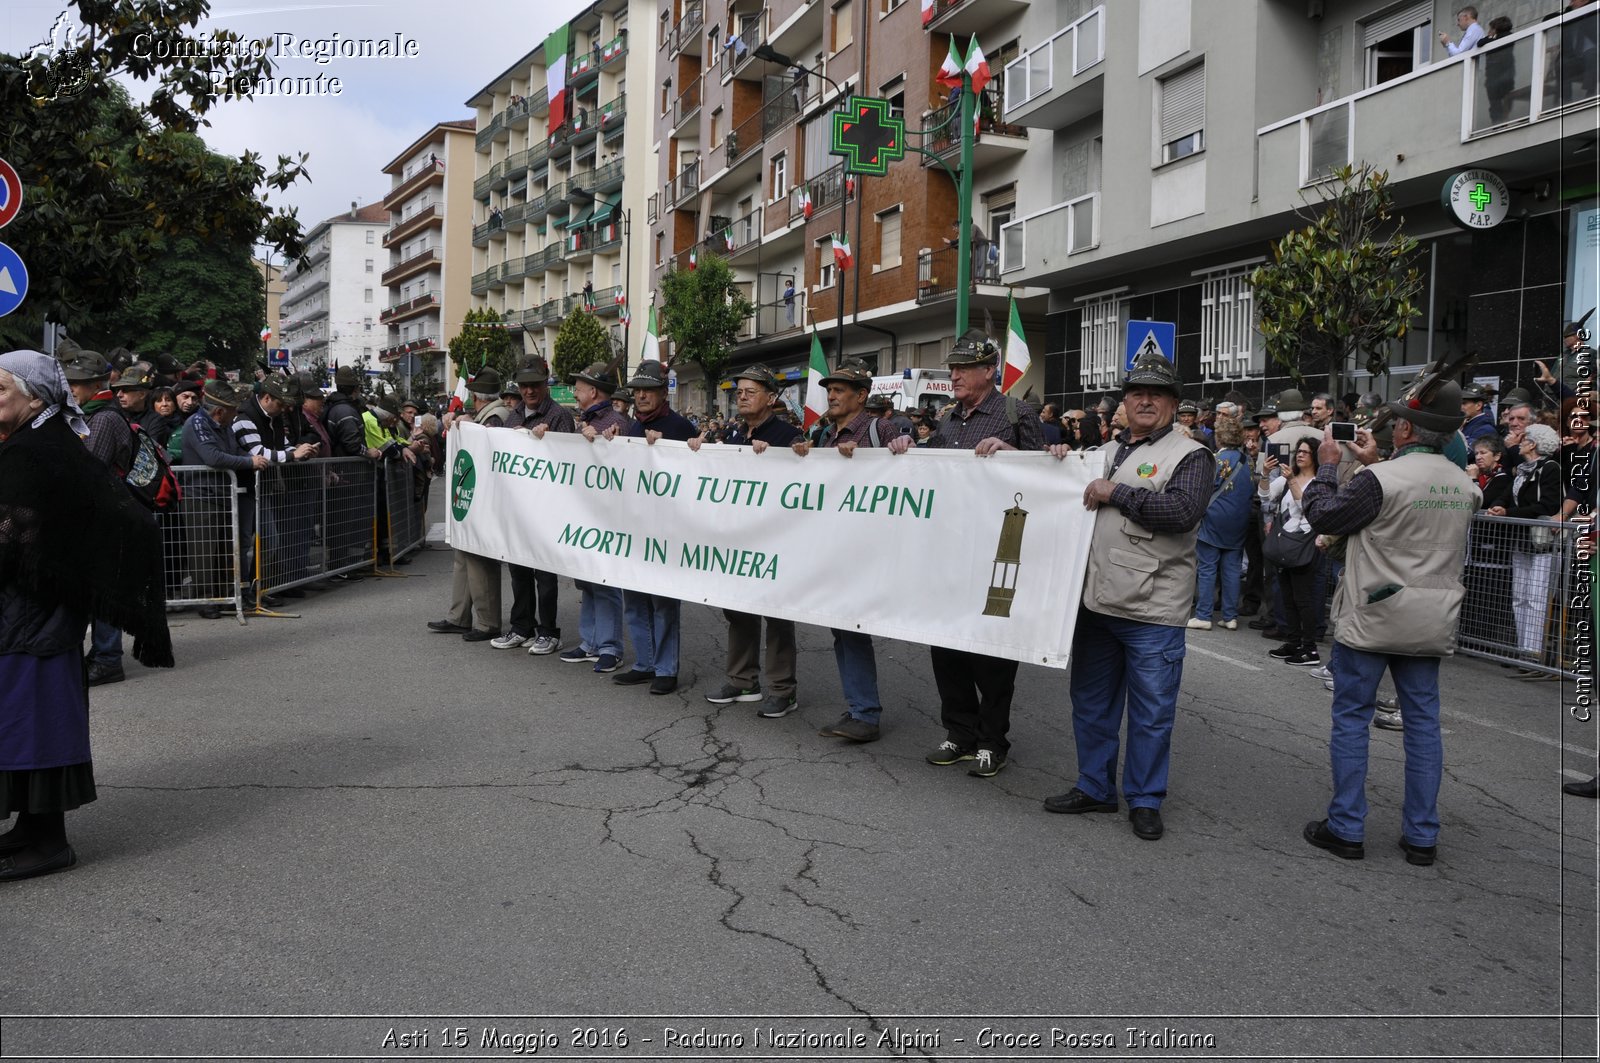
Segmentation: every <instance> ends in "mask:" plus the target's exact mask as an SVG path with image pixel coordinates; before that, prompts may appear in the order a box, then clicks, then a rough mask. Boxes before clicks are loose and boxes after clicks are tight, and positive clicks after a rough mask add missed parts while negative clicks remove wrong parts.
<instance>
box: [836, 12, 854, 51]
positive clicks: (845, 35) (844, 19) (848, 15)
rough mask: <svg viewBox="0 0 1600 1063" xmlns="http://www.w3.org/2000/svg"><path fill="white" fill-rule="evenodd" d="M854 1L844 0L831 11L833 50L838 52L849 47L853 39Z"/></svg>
mask: <svg viewBox="0 0 1600 1063" xmlns="http://www.w3.org/2000/svg"><path fill="white" fill-rule="evenodd" d="M855 6H856V5H855V0H844V3H842V4H838V5H836V6H835V7H834V9H833V50H834V51H836V52H837V51H840V50H842V49H844V48H848V47H849V46H850V42H851V41H852V40H854V39H855V38H854V37H852V36H851V34H852V32H853V28H854V25H855V19H854V17H853V16H854V14H855Z"/></svg>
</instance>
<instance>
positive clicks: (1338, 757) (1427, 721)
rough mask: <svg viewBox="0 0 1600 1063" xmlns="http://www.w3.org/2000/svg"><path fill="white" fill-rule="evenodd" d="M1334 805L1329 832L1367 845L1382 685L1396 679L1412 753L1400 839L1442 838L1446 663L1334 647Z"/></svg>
mask: <svg viewBox="0 0 1600 1063" xmlns="http://www.w3.org/2000/svg"><path fill="white" fill-rule="evenodd" d="M1333 649H1334V653H1333V657H1332V659H1331V660H1330V661H1329V663H1328V670H1329V671H1331V672H1332V673H1333V737H1332V740H1331V741H1330V742H1329V743H1328V754H1329V759H1330V760H1331V761H1332V763H1333V800H1332V801H1329V802H1328V829H1329V830H1330V831H1332V832H1333V833H1334V834H1336V835H1337V836H1339V837H1340V838H1343V839H1344V840H1346V841H1351V842H1359V841H1364V840H1365V839H1366V819H1367V792H1366V786H1367V742H1368V740H1369V739H1370V731H1369V727H1370V726H1371V724H1372V713H1373V706H1374V703H1375V701H1376V699H1377V696H1378V680H1380V679H1382V678H1383V672H1384V669H1385V668H1387V669H1388V670H1389V674H1390V675H1392V676H1394V690H1395V694H1396V696H1397V697H1398V698H1399V701H1400V718H1401V719H1402V720H1403V721H1405V729H1404V730H1403V731H1402V732H1401V735H1402V740H1403V744H1404V746H1405V751H1406V793H1405V804H1404V807H1403V810H1402V812H1401V816H1400V836H1401V837H1402V838H1404V839H1405V840H1406V841H1408V842H1410V843H1411V844H1412V845H1433V844H1435V843H1436V842H1437V841H1438V839H1439V780H1440V779H1441V778H1442V777H1443V775H1444V740H1443V739H1442V738H1441V737H1440V736H1439V658H1437V657H1401V656H1398V655H1394V654H1384V653H1370V652H1368V651H1366V650H1356V649H1351V648H1350V647H1349V646H1342V645H1340V644H1339V643H1338V642H1335V643H1334V644H1333Z"/></svg>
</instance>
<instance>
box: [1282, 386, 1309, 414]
mask: <svg viewBox="0 0 1600 1063" xmlns="http://www.w3.org/2000/svg"><path fill="white" fill-rule="evenodd" d="M1306 406H1307V403H1306V397H1305V396H1304V395H1302V394H1300V391H1299V389H1298V388H1290V389H1289V390H1287V391H1280V392H1278V409H1279V410H1281V411H1282V412H1284V413H1304V412H1305V411H1306Z"/></svg>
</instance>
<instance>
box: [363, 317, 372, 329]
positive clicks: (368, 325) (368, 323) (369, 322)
mask: <svg viewBox="0 0 1600 1063" xmlns="http://www.w3.org/2000/svg"><path fill="white" fill-rule="evenodd" d="M361 327H362V329H364V330H365V331H367V332H371V331H372V319H371V318H370V317H369V318H366V319H365V320H363V321H362V322H361Z"/></svg>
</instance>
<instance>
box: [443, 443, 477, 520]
mask: <svg viewBox="0 0 1600 1063" xmlns="http://www.w3.org/2000/svg"><path fill="white" fill-rule="evenodd" d="M477 488H478V470H477V468H476V467H474V466H473V464H472V455H471V454H468V453H467V452H466V451H464V450H463V451H461V452H460V453H458V454H457V455H456V463H455V467H454V468H452V469H451V470H450V513H451V514H452V515H453V516H454V517H455V518H456V520H457V521H463V520H466V519H467V510H469V509H471V508H472V495H473V493H474V492H475V491H476V490H477Z"/></svg>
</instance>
